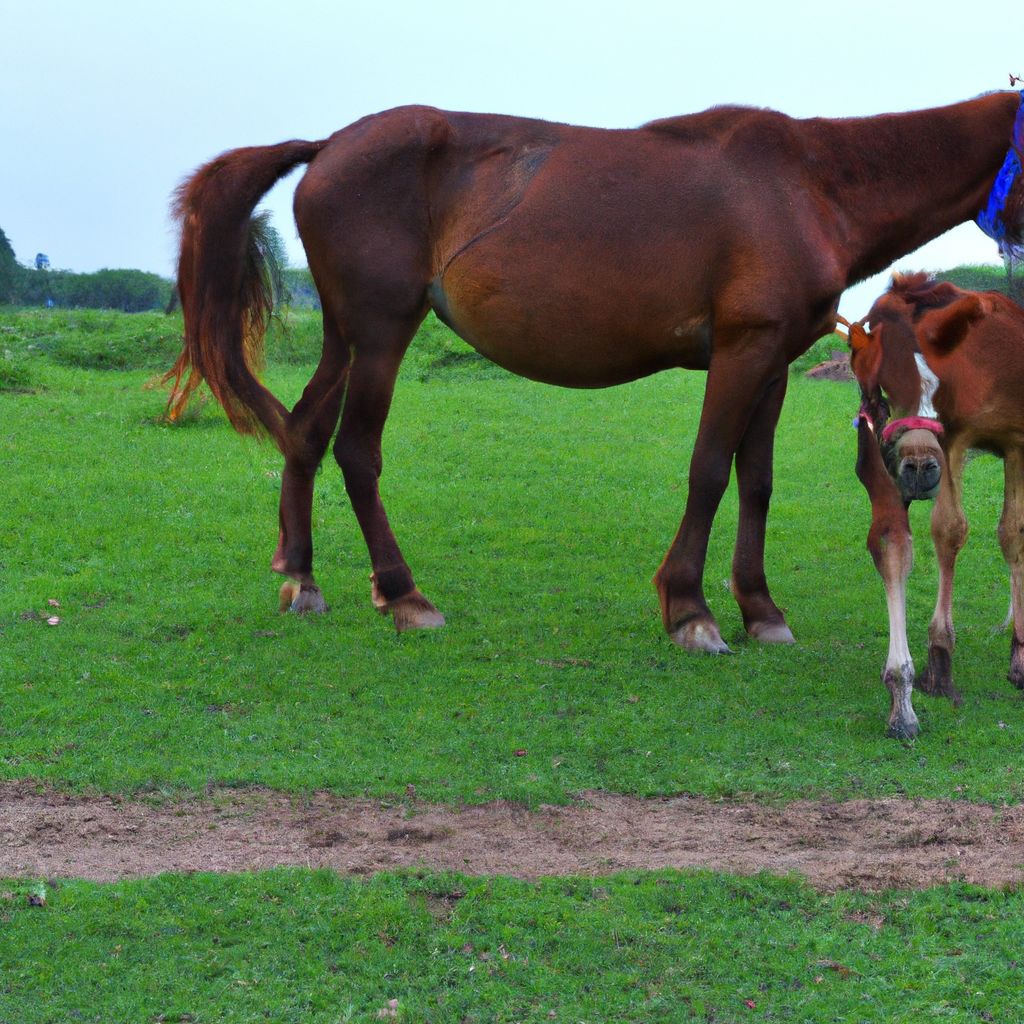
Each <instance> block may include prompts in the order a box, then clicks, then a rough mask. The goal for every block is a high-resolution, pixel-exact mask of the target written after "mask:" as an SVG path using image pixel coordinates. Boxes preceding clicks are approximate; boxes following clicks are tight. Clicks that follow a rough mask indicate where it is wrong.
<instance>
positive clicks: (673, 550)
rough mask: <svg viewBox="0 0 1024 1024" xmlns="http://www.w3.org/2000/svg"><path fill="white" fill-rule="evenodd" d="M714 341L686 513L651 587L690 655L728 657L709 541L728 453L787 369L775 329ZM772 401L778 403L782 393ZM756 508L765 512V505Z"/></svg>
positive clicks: (754, 570) (753, 572) (759, 571)
mask: <svg viewBox="0 0 1024 1024" xmlns="http://www.w3.org/2000/svg"><path fill="white" fill-rule="evenodd" d="M715 344H716V348H715V352H714V355H713V356H712V360H711V367H710V369H709V371H708V383H707V388H706V390H705V394H704V407H703V410H702V411H701V418H700V426H699V428H698V430H697V440H696V442H695V444H694V448H693V456H692V458H691V460H690V475H689V489H688V493H687V496H686V511H685V513H684V515H683V521H682V523H681V524H680V527H679V532H678V533H677V534H676V536H675V539H674V540H673V541H672V545H671V547H670V548H669V550H668V553H667V554H666V555H665V559H664V561H663V562H662V563H661V567H660V568H659V569H658V571H657V573H656V574H655V577H654V584H655V586H656V587H657V589H658V596H659V598H660V599H661V614H662V621H663V622H664V625H665V629H666V631H667V632H668V634H669V636H670V637H671V638H672V640H673V641H674V642H675V643H677V644H679V646H680V647H684V648H686V649H687V650H693V651H707V652H709V653H712V654H726V653H728V652H729V647H728V645H727V644H726V643H725V641H724V640H723V639H722V635H721V633H720V631H719V628H718V623H717V622H716V621H715V618H714V616H713V615H712V614H711V610H710V609H709V608H708V606H707V602H706V601H705V600H704V588H703V579H704V562H705V559H706V557H707V549H708V538H709V536H710V534H711V525H712V522H713V521H714V518H715V513H716V512H717V511H718V506H719V504H720V502H721V500H722V495H723V494H724V493H725V488H726V487H727V486H728V483H729V471H730V469H731V467H732V460H733V456H734V455H735V454H736V451H737V449H738V448H739V446H740V443H741V441H742V440H743V438H744V436H745V435H746V433H747V428H748V425H749V424H750V422H751V419H752V418H754V415H755V412H756V411H757V410H758V409H759V406H760V404H761V403H762V401H763V400H765V398H766V395H768V394H769V392H771V391H772V390H773V389H780V390H781V391H782V392H783V393H784V391H785V387H784V385H780V383H779V377H780V376H784V375H785V373H786V367H785V363H784V362H783V361H782V360H781V359H780V358H779V356H778V352H780V351H781V342H780V340H779V336H778V334H777V333H776V332H774V331H746V332H742V333H740V334H733V335H732V336H731V337H730V336H728V335H726V334H725V333H724V332H723V333H720V334H719V335H716V339H715ZM775 401H776V402H777V403H781V395H779V396H778V398H777V399H775ZM775 416H776V417H777V416H778V412H777V410H776V412H775ZM768 447H769V449H770V447H771V444H770V442H769V444H768ZM761 504H762V507H763V509H764V511H765V512H766V511H767V503H766V502H761ZM741 529H743V528H742V527H741ZM763 529H764V528H763V526H762V527H760V531H761V533H762V535H763ZM754 532H755V533H756V532H757V531H756V530H755V531H754ZM762 543H763V542H762ZM755 546H756V545H755ZM754 561H755V562H756V557H755V559H754ZM763 574H764V569H763V565H762V566H760V567H758V566H756V565H752V566H751V567H750V568H749V569H745V570H744V573H743V575H744V579H745V580H746V581H749V580H750V579H752V578H754V577H757V576H758V575H760V576H761V577H763ZM773 607H774V606H773ZM780 618H781V613H780Z"/></svg>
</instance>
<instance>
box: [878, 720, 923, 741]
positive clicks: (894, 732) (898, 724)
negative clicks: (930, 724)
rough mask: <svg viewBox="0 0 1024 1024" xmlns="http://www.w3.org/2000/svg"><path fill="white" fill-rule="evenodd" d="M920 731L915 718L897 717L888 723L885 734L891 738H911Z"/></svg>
mask: <svg viewBox="0 0 1024 1024" xmlns="http://www.w3.org/2000/svg"><path fill="white" fill-rule="evenodd" d="M920 731H921V727H920V725H918V722H917V719H916V718H899V719H896V720H895V721H892V722H890V723H889V726H888V728H887V729H886V730H885V735H886V736H888V737H889V738H890V739H893V740H912V739H913V738H914V737H915V736H916V735H917V734H918V733H919V732H920Z"/></svg>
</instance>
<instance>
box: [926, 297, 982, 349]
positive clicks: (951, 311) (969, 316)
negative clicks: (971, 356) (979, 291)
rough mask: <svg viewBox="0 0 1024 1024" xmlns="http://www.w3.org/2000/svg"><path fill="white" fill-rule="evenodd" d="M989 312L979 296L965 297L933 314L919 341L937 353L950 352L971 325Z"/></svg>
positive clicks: (962, 338)
mask: <svg viewBox="0 0 1024 1024" xmlns="http://www.w3.org/2000/svg"><path fill="white" fill-rule="evenodd" d="M989 312H991V310H990V308H989V305H988V303H987V302H986V301H985V299H984V298H983V297H982V296H981V295H967V296H965V297H964V298H963V299H961V300H960V301H959V302H955V303H953V305H952V306H947V307H946V308H945V309H943V310H942V311H941V312H938V313H936V314H934V315H933V316H932V317H931V318H930V320H929V322H928V324H927V326H926V327H925V329H924V330H923V331H922V332H921V341H922V342H923V343H924V344H925V345H931V346H932V347H933V348H934V349H936V350H937V351H939V352H951V351H952V350H953V349H955V348H956V347H957V345H959V344H960V342H962V341H963V340H964V338H965V337H967V332H968V330H970V327H971V324H973V323H975V322H976V321H978V320H980V319H981V318H982V317H983V316H985V315H986V314H987V313H989Z"/></svg>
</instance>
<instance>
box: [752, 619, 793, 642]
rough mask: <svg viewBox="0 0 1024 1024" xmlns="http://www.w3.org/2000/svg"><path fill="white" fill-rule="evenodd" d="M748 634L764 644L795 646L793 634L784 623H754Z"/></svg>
mask: <svg viewBox="0 0 1024 1024" xmlns="http://www.w3.org/2000/svg"><path fill="white" fill-rule="evenodd" d="M747 632H748V633H749V634H750V638H751V640H756V641H757V642H758V643H762V644H795V643H796V640H795V639H794V637H793V632H792V630H790V628H789V626H787V625H786V624H785V623H784V622H752V623H751V624H750V627H749V628H748V630H747Z"/></svg>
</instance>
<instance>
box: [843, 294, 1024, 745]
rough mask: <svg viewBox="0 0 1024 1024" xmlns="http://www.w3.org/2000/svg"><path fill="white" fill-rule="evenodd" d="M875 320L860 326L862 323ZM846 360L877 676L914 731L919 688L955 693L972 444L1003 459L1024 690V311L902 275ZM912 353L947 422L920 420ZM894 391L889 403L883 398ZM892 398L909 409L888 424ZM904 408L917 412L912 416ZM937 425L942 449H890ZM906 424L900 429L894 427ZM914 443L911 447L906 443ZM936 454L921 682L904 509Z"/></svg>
mask: <svg viewBox="0 0 1024 1024" xmlns="http://www.w3.org/2000/svg"><path fill="white" fill-rule="evenodd" d="M865 324H866V325H867V327H868V329H865V326H864V325H865ZM849 340H850V346H851V349H852V354H851V364H852V366H853V370H854V374H855V375H856V377H857V380H858V382H859V383H860V387H861V394H862V396H863V404H862V407H861V415H860V417H859V423H858V435H857V475H858V477H859V478H860V480H861V482H862V483H863V484H864V486H865V488H866V489H867V491H868V495H869V496H870V498H871V528H870V530H869V533H868V548H869V550H870V551H871V555H872V557H873V559H874V561H875V566H876V567H877V569H878V571H879V573H880V575H881V576H882V579H883V581H884V583H885V589H886V600H887V603H888V606H889V628H890V638H889V657H888V659H887V661H886V664H885V668H884V669H883V673H882V678H883V680H884V682H885V684H886V686H887V687H888V689H889V692H890V694H891V695H892V708H891V711H890V714H889V726H888V734H889V735H890V736H895V737H899V738H905V737H910V736H914V735H916V734H917V731H918V722H917V716H916V715H915V714H914V709H913V707H912V705H911V689H912V687H913V686H914V685H916V686H917V687H918V688H919V689H921V690H923V691H924V692H926V693H930V694H937V695H941V696H947V697H950V698H951V699H952V700H953V701H954V703H959V702H960V695H959V693H958V692H957V690H956V687H955V686H954V685H953V678H952V653H953V647H954V643H955V634H954V630H953V619H952V609H951V605H952V595H953V571H954V567H955V564H956V558H957V555H958V554H959V552H960V549H961V548H962V547H963V545H964V543H965V542H966V540H967V520H966V518H965V517H964V513H963V507H962V499H961V496H962V486H963V470H964V461H965V458H966V455H967V451H968V450H969V449H970V448H978V449H982V450H985V451H989V452H992V453H993V454H995V455H998V456H999V457H1000V458H1002V459H1003V463H1004V471H1005V490H1004V502H1003V514H1002V518H1001V520H1000V523H999V542H1000V545H1001V547H1002V550H1003V555H1004V557H1005V558H1006V562H1007V565H1008V566H1009V568H1010V580H1011V596H1012V612H1013V616H1012V617H1013V639H1012V641H1011V648H1010V671H1009V679H1010V682H1012V683H1013V684H1014V686H1016V687H1017V688H1018V689H1024V407H1022V404H1021V401H1020V395H1021V389H1022V386H1024V310H1022V309H1021V308H1020V307H1019V306H1018V305H1017V304H1016V303H1014V302H1013V301H1012V300H1010V299H1008V298H1007V297H1006V296H1004V295H1001V294H999V293H998V292H966V291H962V290H961V289H959V288H956V287H954V286H953V285H951V284H939V283H937V282H935V281H934V280H933V279H931V278H929V277H928V276H927V275H925V274H909V275H904V274H896V275H894V277H893V280H892V284H891V285H890V287H889V290H888V291H887V292H885V294H883V295H882V296H881V297H880V298H879V299H878V300H877V301H876V302H875V304H874V305H873V306H872V307H871V311H870V313H869V314H868V316H867V317H865V319H864V320H863V321H861V323H858V324H853V325H851V326H850V335H849ZM915 355H920V356H923V359H924V361H926V363H927V367H926V371H925V373H926V374H927V370H928V369H930V371H931V372H933V373H934V375H935V377H936V378H937V379H938V389H937V390H936V391H935V394H934V407H935V410H936V412H937V414H938V419H939V421H940V422H938V423H936V422H935V421H934V420H932V421H930V422H929V421H928V420H927V419H924V420H922V419H920V418H915V417H914V416H913V414H916V413H919V412H920V411H922V410H921V408H920V405H921V396H922V394H925V393H926V392H925V391H923V390H922V388H923V384H924V380H925V379H926V377H923V376H922V373H921V371H920V370H919V369H918V366H917V364H916V361H915V359H914V357H915ZM886 396H888V401H887V399H886ZM890 403H891V406H892V408H893V409H895V410H897V411H898V412H902V413H904V414H905V415H904V417H902V418H898V419H896V420H894V421H892V422H890V423H888V425H886V420H887V419H888V416H889V407H890ZM906 414H911V418H909V419H908V418H907V415H906ZM905 428H924V429H925V430H927V431H930V432H931V434H932V435H933V437H934V438H935V439H936V441H937V442H938V443H939V444H940V445H941V452H939V453H937V454H935V453H932V454H928V453H927V451H926V449H927V447H928V445H927V443H926V444H925V445H924V447H923V448H918V449H917V450H916V454H914V455H911V454H908V455H907V456H906V460H909V461H910V462H914V460H915V459H916V461H917V465H916V467H915V469H913V470H912V469H907V470H906V471H904V469H903V466H902V464H903V461H906V460H904V459H903V457H902V456H901V457H899V458H897V457H896V456H894V455H893V453H892V446H893V442H894V440H895V443H896V446H897V447H898V446H899V441H900V440H906V439H909V438H910V437H911V434H912V433H913V429H905ZM901 431H905V432H903V436H902V438H900V437H899V434H900V433H901ZM908 447H913V445H912V444H911V445H908ZM932 458H934V459H935V460H936V462H937V474H936V475H938V476H940V477H941V481H936V482H938V496H937V498H936V501H935V506H934V508H933V510H932V539H933V542H934V544H935V551H936V556H937V559H938V563H939V591H938V598H937V600H936V605H935V612H934V614H933V616H932V621H931V624H930V626H929V629H928V666H927V668H926V669H925V670H924V672H922V673H921V674H920V675H919V676H918V677H917V678H916V679H915V678H914V668H913V662H912V660H911V657H910V652H909V648H908V646H907V639H906V617H905V602H906V578H907V575H908V573H909V572H910V566H911V562H912V541H911V536H910V527H909V521H908V518H907V511H906V510H907V506H908V505H909V504H910V501H911V500H913V499H915V498H920V497H930V496H931V494H933V493H934V489H933V490H932V491H931V493H929V492H928V491H927V490H922V489H921V486H918V487H917V489H916V490H914V489H913V488H912V487H908V486H907V482H908V480H909V479H916V480H917V481H918V482H919V484H920V485H924V484H927V482H928V481H929V480H930V479H931V476H932V470H931V467H930V460H931V459H932Z"/></svg>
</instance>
